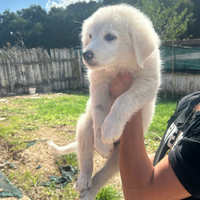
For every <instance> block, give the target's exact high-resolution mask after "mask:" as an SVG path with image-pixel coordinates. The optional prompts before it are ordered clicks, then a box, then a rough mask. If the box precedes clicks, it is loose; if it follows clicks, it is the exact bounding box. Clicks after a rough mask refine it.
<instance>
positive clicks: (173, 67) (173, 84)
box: [172, 41, 174, 97]
mask: <svg viewBox="0 0 200 200" xmlns="http://www.w3.org/2000/svg"><path fill="white" fill-rule="evenodd" d="M173 96H174V41H172V97H173Z"/></svg>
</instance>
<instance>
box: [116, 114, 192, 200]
mask: <svg viewBox="0 0 200 200" xmlns="http://www.w3.org/2000/svg"><path fill="white" fill-rule="evenodd" d="M119 166H120V174H121V179H122V185H123V192H124V196H125V199H126V200H133V199H134V200H140V199H141V200H165V199H166V200H170V199H171V200H178V199H183V198H186V197H189V196H191V195H190V194H189V193H188V192H187V191H186V190H185V188H184V187H183V186H182V185H181V183H180V182H179V180H178V178H177V177H176V175H175V173H174V171H173V169H172V167H171V164H170V162H169V159H168V156H166V157H165V158H164V159H163V160H161V161H160V162H159V163H158V164H157V165H156V166H155V167H154V166H153V165H152V163H151V161H150V159H149V157H148V155H147V153H146V150H145V145H144V139H143V130H142V111H139V112H138V113H137V114H136V115H134V116H133V117H132V118H131V120H130V121H129V122H128V123H127V124H126V127H125V129H124V132H123V135H122V136H121V139H120V159H119Z"/></svg>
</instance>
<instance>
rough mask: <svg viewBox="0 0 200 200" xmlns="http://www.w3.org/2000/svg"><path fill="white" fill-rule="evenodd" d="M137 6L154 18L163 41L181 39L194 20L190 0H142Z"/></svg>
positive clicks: (156, 28)
mask: <svg viewBox="0 0 200 200" xmlns="http://www.w3.org/2000/svg"><path fill="white" fill-rule="evenodd" d="M137 7H138V8H139V9H140V10H141V11H143V12H144V13H145V14H146V15H147V16H149V18H150V19H151V20H152V22H153V25H154V27H155V30H156V31H157V33H158V35H159V36H160V37H161V40H162V41H164V40H177V39H180V37H181V36H182V35H184V34H185V33H186V31H187V28H188V25H189V23H191V22H192V17H193V13H192V10H193V4H192V3H191V1H190V0H175V1H171V0H140V1H139V2H138V3H137Z"/></svg>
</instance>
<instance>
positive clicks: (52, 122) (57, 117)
mask: <svg viewBox="0 0 200 200" xmlns="http://www.w3.org/2000/svg"><path fill="white" fill-rule="evenodd" d="M39 97H40V98H33V99H30V96H29V97H26V96H24V97H23V96H22V97H20V98H10V99H9V100H10V101H9V102H8V103H5V102H0V118H1V117H2V118H6V120H3V121H0V141H1V143H2V147H3V146H4V147H5V148H6V149H7V150H8V157H7V158H6V159H9V161H13V162H14V159H13V155H14V154H15V153H16V152H18V151H19V150H24V149H26V145H27V143H24V142H25V141H31V140H35V139H36V140H39V139H41V137H43V139H44V138H45V137H47V136H50V137H53V136H54V135H55V136H54V137H55V138H59V141H61V142H62V140H63V143H64V142H65V140H69V141H70V140H73V139H74V138H75V125H76V123H77V120H78V117H79V116H80V114H81V113H83V112H84V111H85V106H86V102H87V100H88V98H89V96H88V95H75V94H74V95H64V94H63V95H50V94H49V95H43V96H39ZM176 102H177V100H174V99H159V101H158V102H157V105H156V110H155V116H154V118H153V121H152V123H151V126H150V128H149V130H148V134H146V135H145V144H146V148H147V151H148V152H149V153H152V152H155V150H156V149H157V147H158V144H159V142H160V138H161V137H162V135H163V133H164V131H165V129H166V126H167V120H168V119H169V117H170V116H171V115H172V114H173V112H174V110H175V108H176ZM0 151H1V149H0ZM30 152H31V151H30ZM42 153H43V152H42ZM35 154H37V149H36V153H35ZM38 154H39V153H38ZM37 156H41V155H37ZM24 157H25V156H24ZM2 159H3V158H1V154H0V161H1V160H2ZM52 159H54V158H52ZM41 160H42V159H41ZM2 161H3V160H2ZM23 162H24V161H23V159H19V161H18V163H17V164H18V165H19V169H16V170H12V169H8V168H5V169H4V173H5V174H6V175H7V176H8V178H9V179H10V180H11V181H12V182H13V183H14V184H15V185H16V186H18V187H20V188H22V189H23V191H24V192H25V193H26V194H27V195H29V196H30V197H31V198H32V199H69V200H70V199H73V200H75V199H78V194H77V193H76V192H75V191H74V189H73V184H74V183H75V180H74V182H73V183H71V184H68V185H67V186H66V187H65V188H62V189H59V190H58V189H55V188H54V187H49V188H44V187H38V186H37V184H38V183H39V182H44V180H46V181H47V180H48V176H47V174H48V175H52V174H58V171H59V168H58V166H57V167H55V168H52V171H50V172H48V171H45V169H43V168H42V169H40V170H33V169H34V168H32V171H31V169H30V167H27V165H33V163H31V161H30V162H28V163H26V162H25V163H23ZM37 162H39V161H37V159H36V161H35V163H36V164H37ZM57 162H58V164H62V165H65V164H67V165H72V166H75V167H77V166H78V161H77V156H76V154H70V155H65V156H60V157H58V158H57ZM76 178H77V177H76ZM76 178H75V179H76ZM111 199H112V200H119V199H122V195H121V193H120V192H119V191H117V190H116V188H114V187H113V186H112V185H110V186H107V187H105V188H103V189H102V190H101V191H100V192H99V194H98V195H97V197H96V200H111Z"/></svg>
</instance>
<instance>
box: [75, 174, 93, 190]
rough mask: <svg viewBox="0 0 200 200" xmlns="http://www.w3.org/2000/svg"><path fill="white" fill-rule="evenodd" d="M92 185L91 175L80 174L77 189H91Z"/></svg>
mask: <svg viewBox="0 0 200 200" xmlns="http://www.w3.org/2000/svg"><path fill="white" fill-rule="evenodd" d="M91 187H92V178H91V176H87V175H84V176H79V178H78V180H77V182H76V191H78V192H82V191H83V190H87V189H90V188H91Z"/></svg>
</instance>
